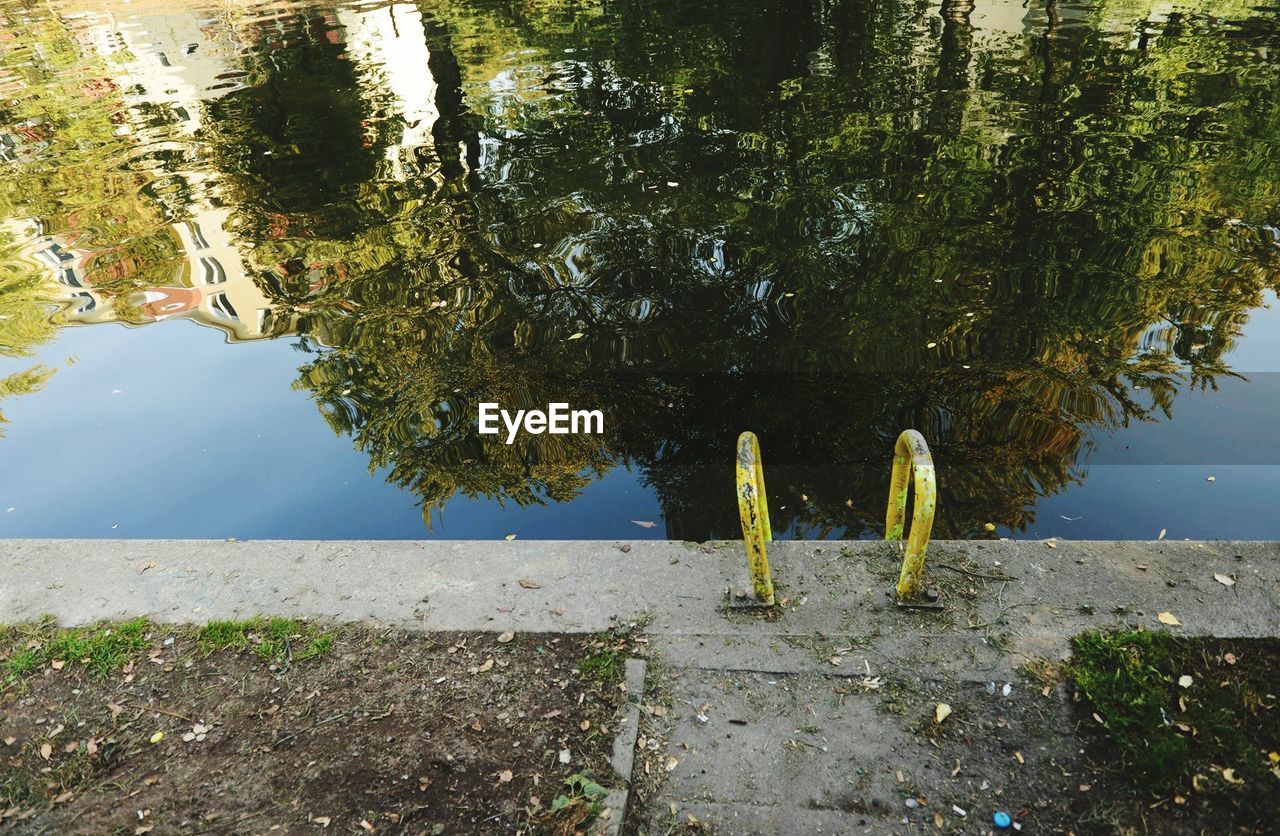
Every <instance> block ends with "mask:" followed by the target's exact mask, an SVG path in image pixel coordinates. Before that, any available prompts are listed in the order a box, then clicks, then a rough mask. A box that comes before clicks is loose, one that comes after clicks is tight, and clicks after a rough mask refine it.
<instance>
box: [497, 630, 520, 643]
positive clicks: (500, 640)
mask: <svg viewBox="0 0 1280 836" xmlns="http://www.w3.org/2000/svg"><path fill="white" fill-rule="evenodd" d="M515 637H516V634H515V633H513V632H511V631H510V630H508V631H507V632H505V633H503V634H502V635H500V636H498V644H506V643H507V642H509V641H511V640H512V639H514V638H515Z"/></svg>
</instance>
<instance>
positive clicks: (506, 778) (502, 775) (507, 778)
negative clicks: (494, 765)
mask: <svg viewBox="0 0 1280 836" xmlns="http://www.w3.org/2000/svg"><path fill="white" fill-rule="evenodd" d="M514 777H515V776H514V775H512V774H511V770H510V769H504V770H502V771H501V772H499V773H498V783H499V784H509V783H511V779H512V778H514Z"/></svg>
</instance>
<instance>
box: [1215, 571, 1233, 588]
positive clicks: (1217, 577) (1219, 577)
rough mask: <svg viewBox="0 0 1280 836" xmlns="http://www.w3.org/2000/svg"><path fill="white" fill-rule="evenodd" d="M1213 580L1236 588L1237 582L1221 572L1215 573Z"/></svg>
mask: <svg viewBox="0 0 1280 836" xmlns="http://www.w3.org/2000/svg"><path fill="white" fill-rule="evenodd" d="M1213 579H1214V580H1215V581H1217V582H1218V583H1220V584H1222V585H1223V586H1235V585H1236V582H1235V580H1234V579H1233V578H1230V577H1228V576H1227V575H1224V574H1222V573H1220V572H1214V574H1213Z"/></svg>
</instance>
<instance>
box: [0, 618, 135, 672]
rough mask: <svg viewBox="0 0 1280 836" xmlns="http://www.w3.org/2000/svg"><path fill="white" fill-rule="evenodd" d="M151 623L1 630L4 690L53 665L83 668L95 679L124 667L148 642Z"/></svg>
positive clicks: (45, 623)
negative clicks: (2, 635)
mask: <svg viewBox="0 0 1280 836" xmlns="http://www.w3.org/2000/svg"><path fill="white" fill-rule="evenodd" d="M150 629H151V624H150V623H149V622H148V621H147V620H146V619H144V618H135V619H132V620H130V621H123V622H120V623H118V624H104V625H96V626H93V627H69V628H59V627H57V626H56V625H55V624H54V623H53V622H52V621H42V622H40V623H38V624H35V625H30V626H28V627H23V628H13V629H9V630H6V631H5V635H4V640H5V641H4V645H5V646H4V648H3V652H4V656H3V658H4V661H3V663H2V666H0V680H2V681H3V685H4V686H5V687H7V686H9V685H12V684H13V683H14V682H16V681H18V680H19V679H22V678H23V677H25V676H28V675H30V674H32V673H34V672H35V671H37V670H39V669H40V668H42V667H45V666H47V665H50V664H52V663H54V662H63V663H65V664H66V665H69V666H71V665H83V666H84V667H86V668H88V669H89V670H90V671H92V672H93V673H95V674H97V675H99V676H106V675H107V674H108V673H111V672H112V671H114V670H116V669H118V668H120V667H121V666H122V665H124V663H125V661H126V660H127V659H128V658H129V656H130V655H131V654H133V653H135V652H137V651H139V650H142V649H143V648H145V647H147V646H148V645H149V644H150V642H149V640H148V638H147V634H148V632H149V631H150Z"/></svg>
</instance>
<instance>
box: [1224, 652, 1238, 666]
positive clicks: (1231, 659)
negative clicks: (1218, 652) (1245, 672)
mask: <svg viewBox="0 0 1280 836" xmlns="http://www.w3.org/2000/svg"><path fill="white" fill-rule="evenodd" d="M1222 661H1224V662H1226V663H1227V664H1228V665H1234V664H1235V663H1236V655H1235V654H1234V653H1224V654H1222Z"/></svg>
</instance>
